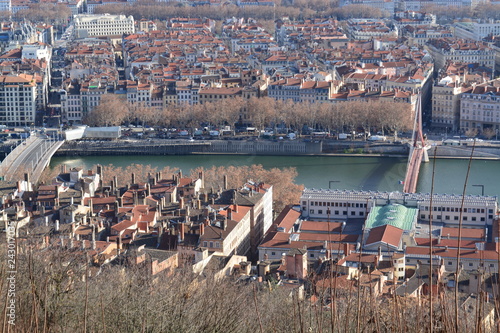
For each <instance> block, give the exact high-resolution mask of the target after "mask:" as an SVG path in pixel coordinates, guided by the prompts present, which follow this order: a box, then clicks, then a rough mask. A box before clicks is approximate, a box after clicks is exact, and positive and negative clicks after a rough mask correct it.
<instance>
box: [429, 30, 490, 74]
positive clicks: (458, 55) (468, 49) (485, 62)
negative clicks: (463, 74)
mask: <svg viewBox="0 0 500 333" xmlns="http://www.w3.org/2000/svg"><path fill="white" fill-rule="evenodd" d="M427 49H428V51H429V53H430V54H431V56H432V58H434V67H435V68H436V70H440V69H441V68H443V67H444V66H445V64H446V63H447V62H463V63H469V64H476V63H477V64H479V65H480V66H485V67H488V68H491V69H492V70H493V71H495V51H494V50H492V49H491V48H490V47H489V46H488V44H487V43H485V42H476V41H470V40H455V39H450V38H440V39H431V40H430V41H429V43H428V44H427Z"/></svg>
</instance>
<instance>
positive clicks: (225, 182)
mask: <svg viewBox="0 0 500 333" xmlns="http://www.w3.org/2000/svg"><path fill="white" fill-rule="evenodd" d="M224 190H227V175H224Z"/></svg>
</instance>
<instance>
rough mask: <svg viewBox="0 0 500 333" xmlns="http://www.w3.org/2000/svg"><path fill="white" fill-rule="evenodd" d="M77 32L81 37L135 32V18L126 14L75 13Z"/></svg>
mask: <svg viewBox="0 0 500 333" xmlns="http://www.w3.org/2000/svg"><path fill="white" fill-rule="evenodd" d="M74 22H75V32H76V34H77V35H78V36H80V37H90V36H111V35H123V34H131V33H134V32H135V26H134V18H133V17H132V16H128V17H127V16H125V15H109V14H104V15H98V14H96V15H91V14H89V15H75V19H74Z"/></svg>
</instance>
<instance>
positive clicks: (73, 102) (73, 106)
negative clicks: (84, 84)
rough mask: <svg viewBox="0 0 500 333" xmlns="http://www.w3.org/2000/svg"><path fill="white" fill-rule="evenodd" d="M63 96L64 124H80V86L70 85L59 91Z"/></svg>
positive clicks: (62, 112) (62, 115) (62, 111)
mask: <svg viewBox="0 0 500 333" xmlns="http://www.w3.org/2000/svg"><path fill="white" fill-rule="evenodd" d="M59 94H60V96H61V120H62V122H64V123H70V124H79V123H80V122H81V120H82V104H81V98H80V85H79V84H78V83H74V84H69V85H68V86H67V87H66V88H65V89H61V90H60V91H59Z"/></svg>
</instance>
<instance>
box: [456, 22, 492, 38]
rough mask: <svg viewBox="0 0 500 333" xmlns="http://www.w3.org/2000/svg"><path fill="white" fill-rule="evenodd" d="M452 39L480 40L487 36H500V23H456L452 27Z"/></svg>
mask: <svg viewBox="0 0 500 333" xmlns="http://www.w3.org/2000/svg"><path fill="white" fill-rule="evenodd" d="M454 28H455V29H454V30H455V31H454V37H455V38H462V39H473V40H478V41H479V40H482V39H483V38H485V37H488V35H492V36H498V35H500V21H494V22H488V23H478V22H458V23H456V24H455V26H454Z"/></svg>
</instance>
